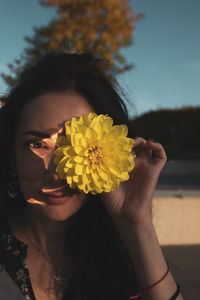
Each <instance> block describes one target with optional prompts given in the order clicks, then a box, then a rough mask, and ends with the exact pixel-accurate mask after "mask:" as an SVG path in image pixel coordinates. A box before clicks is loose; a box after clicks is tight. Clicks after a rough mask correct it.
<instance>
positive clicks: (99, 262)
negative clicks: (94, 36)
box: [0, 53, 136, 300]
mask: <svg viewBox="0 0 200 300" xmlns="http://www.w3.org/2000/svg"><path fill="white" fill-rule="evenodd" d="M66 91H74V92H76V93H78V94H79V95H81V96H83V97H84V98H85V99H86V100H87V101H88V103H89V104H90V105H91V106H92V107H93V108H94V110H95V112H96V113H97V114H101V113H102V114H108V115H109V116H110V117H112V118H113V119H114V122H115V124H126V125H129V120H128V114H127V110H126V106H125V104H124V102H123V100H122V97H121V95H120V92H119V88H118V85H117V81H116V79H115V76H114V72H113V69H111V67H110V64H109V63H108V62H107V61H105V60H104V61H103V60H101V59H97V58H95V57H94V56H93V55H92V54H91V53H84V54H79V55H78V54H66V53H61V54H53V53H52V54H47V55H45V56H44V57H43V58H42V59H41V60H40V61H39V63H38V64H36V65H35V66H33V67H31V68H29V69H27V70H26V71H25V72H24V73H23V74H22V76H21V80H20V82H19V83H18V85H17V86H15V87H13V88H12V89H11V91H10V93H9V95H8V97H7V99H6V101H5V103H4V105H3V107H2V108H1V110H0V139H1V141H2V147H0V166H1V167H0V178H1V180H0V193H1V194H0V196H1V212H2V213H3V214H5V215H7V216H9V214H10V213H11V212H12V210H13V209H14V210H16V209H21V207H24V206H25V205H26V202H25V200H24V198H23V195H22V194H20V193H19V195H18V199H17V200H15V203H17V205H16V206H14V205H13V204H12V201H10V198H9V196H8V193H7V189H6V187H7V185H8V182H9V180H10V171H11V165H10V157H11V156H12V151H13V146H14V140H15V134H16V128H17V124H18V122H19V119H20V115H21V112H22V110H23V108H24V106H25V105H26V104H27V103H28V102H29V101H30V100H32V99H34V98H35V97H37V96H40V95H42V94H46V93H49V92H66ZM68 245H69V251H70V253H71V259H72V261H73V264H74V276H73V281H72V283H71V285H70V286H69V289H68V290H67V292H66V295H65V296H64V299H69V300H70V299H74V298H73V297H75V295H76V296H77V297H78V299H80V300H90V299H95V300H97V299H99V300H100V299H103V300H106V299H109V300H112V299H113V300H114V299H115V300H117V299H119V300H123V299H124V300H127V299H128V296H130V295H131V294H132V293H133V292H134V288H135V287H136V286H135V287H134V282H135V283H136V279H135V276H134V270H133V266H132V264H131V261H130V257H129V255H128V252H127V250H126V248H125V246H124V245H123V242H122V240H121V239H120V237H119V235H118V233H117V231H116V229H115V227H114V225H113V223H112V221H111V219H110V217H109V215H108V213H107V211H106V210H105V208H104V206H103V204H102V202H101V201H100V198H99V196H98V195H97V196H89V200H88V201H87V203H86V205H84V206H83V207H82V208H81V209H80V211H79V212H78V213H77V214H75V216H74V221H73V225H72V226H71V230H70V234H69V237H68Z"/></svg>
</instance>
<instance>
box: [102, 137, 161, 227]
mask: <svg viewBox="0 0 200 300" xmlns="http://www.w3.org/2000/svg"><path fill="white" fill-rule="evenodd" d="M133 153H134V154H136V157H135V168H134V169H133V171H132V172H131V173H130V178H129V180H127V181H124V182H121V183H120V186H119V188H118V189H117V190H115V191H112V192H109V193H102V194H101V198H102V201H103V203H104V205H105V207H106V209H107V211H108V212H109V214H110V216H111V217H112V218H114V219H115V220H116V221H117V222H123V223H124V222H125V223H126V222H128V223H133V224H141V223H144V222H146V221H149V219H151V204H152V197H153V193H154V190H155V187H156V184H157V181H158V177H159V175H160V172H161V170H162V168H163V167H164V165H165V162H166V153H165V151H164V149H163V147H162V145H161V144H159V143H154V142H152V141H149V140H147V141H146V140H145V139H143V138H141V137H138V138H135V144H134V149H133Z"/></svg>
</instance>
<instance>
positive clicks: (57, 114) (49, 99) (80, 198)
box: [14, 92, 94, 221]
mask: <svg viewBox="0 0 200 300" xmlns="http://www.w3.org/2000/svg"><path fill="white" fill-rule="evenodd" d="M90 112H94V110H93V109H92V107H91V106H90V105H89V104H88V102H87V101H86V100H85V99H84V98H83V97H81V96H80V95H78V94H76V93H67V92H66V93H56V92H55V93H49V94H45V95H42V96H39V97H36V98H34V99H33V100H31V101H30V102H29V103H28V104H27V105H26V106H25V108H24V110H23V112H22V115H21V118H20V122H19V126H18V128H17V134H16V141H15V149H14V150H15V167H16V170H17V175H18V180H19V184H20V189H21V191H22V193H23V195H24V197H25V200H26V201H27V202H29V207H32V208H33V209H34V210H35V209H36V210H37V211H38V212H39V213H42V214H43V215H44V216H46V217H47V218H48V219H50V220H55V221H63V220H66V219H67V218H68V217H70V216H72V215H73V214H74V213H76V212H77V211H78V210H79V209H80V208H81V206H82V205H83V204H84V203H85V201H86V200H85V195H84V194H83V193H81V192H78V191H77V190H74V189H73V190H72V189H70V187H69V186H68V185H67V183H66V182H65V181H64V180H61V179H59V177H58V174H57V173H56V172H55V167H56V166H55V164H54V162H53V158H54V155H53V151H54V150H55V140H56V138H57V136H58V135H62V134H64V123H65V121H66V120H70V119H71V118H72V117H79V116H80V115H83V114H88V113H90Z"/></svg>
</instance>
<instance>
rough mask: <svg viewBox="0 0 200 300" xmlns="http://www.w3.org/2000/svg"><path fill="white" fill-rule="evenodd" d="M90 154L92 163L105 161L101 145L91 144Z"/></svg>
mask: <svg viewBox="0 0 200 300" xmlns="http://www.w3.org/2000/svg"><path fill="white" fill-rule="evenodd" d="M88 156H89V160H90V161H91V163H92V164H101V163H102V162H103V153H102V149H101V148H100V147H97V146H90V148H89V149H88Z"/></svg>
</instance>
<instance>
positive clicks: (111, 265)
mask: <svg viewBox="0 0 200 300" xmlns="http://www.w3.org/2000/svg"><path fill="white" fill-rule="evenodd" d="M91 112H95V113H97V114H108V115H109V116H110V117H112V118H113V119H114V122H115V124H126V125H128V117H127V111H126V108H125V105H124V104H123V101H122V99H121V97H120V96H119V92H118V91H117V84H116V81H115V80H114V77H113V76H112V74H111V71H110V69H109V66H108V64H106V63H105V62H103V61H101V60H98V59H95V58H94V57H93V56H92V55H91V54H81V55H76V54H71V55H70V54H57V55H56V54H49V55H46V56H45V57H44V58H43V59H42V60H41V61H40V62H39V63H38V64H37V65H35V66H34V67H32V68H30V69H28V70H27V71H26V72H24V74H23V75H22V79H21V81H20V83H19V84H18V85H17V86H16V87H14V88H13V90H12V91H11V93H10V95H9V96H8V98H7V101H6V103H5V104H4V106H3V108H2V109H1V115H0V122H1V124H0V125H1V126H0V128H1V129H0V130H1V140H2V141H3V146H2V147H1V156H0V157H1V171H0V172H1V212H2V225H1V236H0V240H1V248H0V255H1V256H0V263H1V264H2V265H3V267H4V268H5V269H6V271H7V272H8V273H9V274H10V276H11V277H12V278H13V279H14V280H15V282H16V283H17V284H18V286H19V288H20V289H21V291H22V292H23V294H24V295H25V297H26V299H31V300H32V299H37V300H38V299H40V300H46V299H52V300H55V299H80V300H82V299H85V300H86V299H87V300H88V299H94V298H95V299H104V300H105V299H109V300H111V299H113V300H114V299H119V300H123V299H128V298H129V297H130V296H132V295H138V296H136V298H135V299H137V298H138V297H139V295H140V294H141V295H142V296H141V299H148V300H151V299H152V300H161V299H162V300H163V299H178V300H181V299H183V298H182V296H181V294H180V293H179V291H178V289H177V285H176V283H175V281H174V279H173V277H172V275H171V273H170V271H169V269H168V266H167V264H166V262H165V259H164V257H163V254H162V252H161V249H160V246H159V243H158V240H157V237H156V233H155V230H154V226H153V224H152V219H151V201H152V196H153V193H154V190H155V186H156V183H157V180H158V177H159V174H160V171H161V170H162V168H163V166H164V164H165V162H166V155H165V152H164V150H163V148H162V146H161V145H160V144H158V143H154V142H152V141H146V140H144V139H143V138H136V139H135V148H134V149H137V156H136V158H135V164H136V165H135V168H134V170H133V171H132V172H131V174H130V179H129V180H127V181H124V182H121V184H120V186H119V188H118V189H117V190H115V191H112V192H109V193H102V194H98V195H90V194H87V195H85V194H84V193H83V192H81V191H79V190H77V189H70V188H69V186H68V185H67V184H66V182H65V181H64V180H61V179H60V177H59V176H58V174H57V173H56V171H55V168H56V166H55V164H54V161H53V159H54V154H53V151H54V150H55V146H56V145H55V140H56V139H57V138H58V136H60V135H61V134H62V133H63V129H64V123H65V121H66V120H71V119H72V117H80V116H81V115H87V114H89V113H91ZM152 153H153V156H152ZM146 287H149V288H148V289H147V290H145V288H146ZM133 299H134V298H133Z"/></svg>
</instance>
